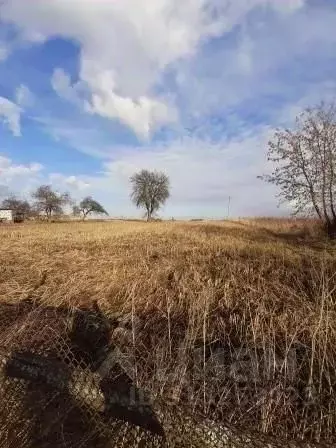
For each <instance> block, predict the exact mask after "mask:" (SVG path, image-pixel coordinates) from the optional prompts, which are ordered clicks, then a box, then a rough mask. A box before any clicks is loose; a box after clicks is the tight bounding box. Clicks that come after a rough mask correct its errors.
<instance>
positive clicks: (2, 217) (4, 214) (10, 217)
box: [0, 208, 14, 222]
mask: <svg viewBox="0 0 336 448" xmlns="http://www.w3.org/2000/svg"><path fill="white" fill-rule="evenodd" d="M13 221H14V212H13V210H7V209H3V208H0V222H13Z"/></svg>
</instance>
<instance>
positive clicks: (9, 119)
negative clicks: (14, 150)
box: [0, 97, 21, 137]
mask: <svg viewBox="0 0 336 448" xmlns="http://www.w3.org/2000/svg"><path fill="white" fill-rule="evenodd" d="M20 116H21V108H20V107H19V106H18V105H17V104H15V103H13V102H12V101H10V100H8V99H7V98H4V97H0V120H2V121H3V122H4V123H5V125H7V127H8V128H9V130H10V131H11V132H12V134H13V135H14V136H15V137H19V136H20V135H21V128H20Z"/></svg>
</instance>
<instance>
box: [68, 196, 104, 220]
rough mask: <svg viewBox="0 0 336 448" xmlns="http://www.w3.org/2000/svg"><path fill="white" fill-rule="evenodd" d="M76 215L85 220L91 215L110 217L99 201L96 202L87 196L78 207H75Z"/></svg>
mask: <svg viewBox="0 0 336 448" xmlns="http://www.w3.org/2000/svg"><path fill="white" fill-rule="evenodd" d="M73 213H74V215H80V216H81V217H82V218H83V220H84V219H85V218H86V217H87V216H88V215H90V214H91V213H94V214H97V215H108V213H107V211H106V210H105V209H104V207H103V206H102V205H101V204H100V203H99V202H97V201H95V200H94V199H93V198H92V197H91V196H87V197H85V198H84V199H82V200H81V202H80V203H79V206H78V205H75V206H74V207H73Z"/></svg>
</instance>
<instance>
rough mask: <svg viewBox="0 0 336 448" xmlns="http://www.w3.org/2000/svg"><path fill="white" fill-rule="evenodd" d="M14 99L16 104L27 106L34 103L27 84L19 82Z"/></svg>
mask: <svg viewBox="0 0 336 448" xmlns="http://www.w3.org/2000/svg"><path fill="white" fill-rule="evenodd" d="M15 99H16V103H17V105H18V106H22V107H29V106H32V105H33V103H34V95H33V93H32V92H31V91H30V90H29V88H28V87H27V86H25V85H24V84H21V85H20V86H19V87H17V88H16V91H15Z"/></svg>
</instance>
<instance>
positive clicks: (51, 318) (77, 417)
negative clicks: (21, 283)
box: [0, 301, 331, 448]
mask: <svg viewBox="0 0 336 448" xmlns="http://www.w3.org/2000/svg"><path fill="white" fill-rule="evenodd" d="M0 313H1V314H0V338H1V343H0V360H1V371H0V387H1V397H2V401H1V406H0V447H1V448H9V447H13V448H14V447H15V448H16V447H22V448H26V447H27V448H28V447H31V448H47V447H50V448H51V447H53V448H56V447H66V448H72V447H73V448H75V447H76V448H77V447H78V448H79V447H83V448H84V447H87V448H88V447H95V448H99V447H181V448H182V447H209V448H217V447H218V448H224V447H225V448H229V447H232V448H243V447H249V448H257V447H267V448H277V447H279V448H280V447H281V448H283V447H299V446H305V447H323V446H325V447H327V446H328V445H327V444H322V443H315V444H314V443H311V442H310V443H304V442H294V441H291V442H289V441H284V440H280V439H272V437H269V436H266V435H262V434H258V433H253V432H252V431H245V430H242V429H241V428H238V427H234V426H233V425H229V424H226V423H224V422H217V421H214V420H210V419H208V418H206V417H203V416H201V415H200V414H199V413H195V412H192V410H191V408H190V407H188V406H183V405H182V404H176V403H175V404H174V403H168V402H167V401H165V400H164V399H163V398H162V397H161V398H156V399H155V400H150V397H148V396H147V395H146V394H145V393H144V392H143V391H142V390H141V389H140V388H138V387H137V386H136V385H135V384H134V383H133V381H132V380H131V379H130V377H129V376H128V375H127V374H126V373H125V372H124V370H123V369H122V367H120V365H119V364H118V363H117V362H116V358H115V356H114V347H111V346H110V345H109V341H110V337H109V335H110V332H111V325H112V326H113V323H111V321H108V320H107V319H106V318H105V317H104V316H103V315H102V314H101V313H100V311H99V310H93V311H92V310H91V311H89V310H71V309H69V308H66V307H64V308H53V307H44V306H36V305H34V304H33V303H31V302H29V301H26V302H21V303H19V304H15V305H11V304H1V310H0ZM330 446H331V445H330Z"/></svg>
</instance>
